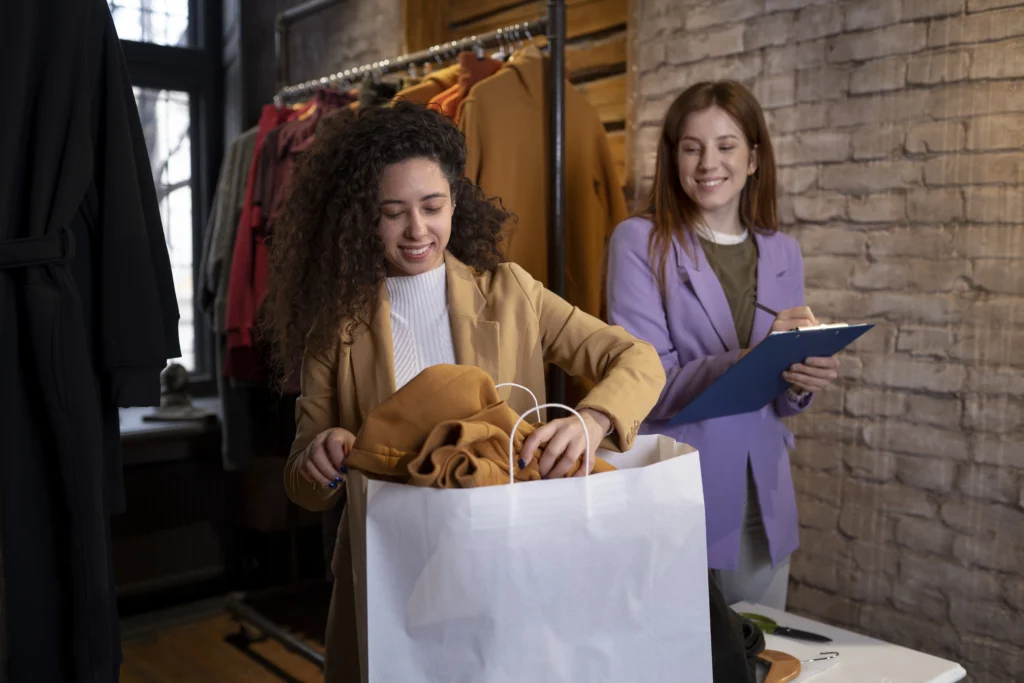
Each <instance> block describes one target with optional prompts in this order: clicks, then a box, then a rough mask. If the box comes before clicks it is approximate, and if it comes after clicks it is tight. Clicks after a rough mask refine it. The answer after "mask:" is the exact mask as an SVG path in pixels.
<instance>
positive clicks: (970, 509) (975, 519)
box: [942, 499, 1024, 535]
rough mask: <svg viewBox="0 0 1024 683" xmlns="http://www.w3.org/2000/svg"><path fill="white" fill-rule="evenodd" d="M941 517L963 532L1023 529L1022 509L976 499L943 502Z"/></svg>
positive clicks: (1023, 513)
mask: <svg viewBox="0 0 1024 683" xmlns="http://www.w3.org/2000/svg"><path fill="white" fill-rule="evenodd" d="M942 519H943V520H944V521H945V522H946V524H948V525H949V526H951V527H952V528H953V529H956V530H957V531H959V532H960V533H964V534H978V535H980V534H982V533H986V532H988V533H990V532H991V531H992V530H994V529H1018V530H1019V529H1024V510H1016V509H1014V508H1012V507H1008V506H1005V505H993V504H990V503H986V502H984V501H978V500H969V499H968V500H964V501H962V502H960V501H955V500H951V501H946V502H943V504H942Z"/></svg>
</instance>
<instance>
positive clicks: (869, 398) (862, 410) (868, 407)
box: [846, 387, 907, 460]
mask: <svg viewBox="0 0 1024 683" xmlns="http://www.w3.org/2000/svg"><path fill="white" fill-rule="evenodd" d="M846 412H847V413H848V414H850V415H852V416H854V417H899V416H901V415H903V414H904V413H906V412H907V394H906V393H904V392H902V391H898V390H893V389H872V388H869V387H857V388H855V389H850V390H849V391H848V392H846ZM867 452H868V453H875V452H876V451H867ZM890 460H891V458H890Z"/></svg>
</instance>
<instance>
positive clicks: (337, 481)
mask: <svg viewBox="0 0 1024 683" xmlns="http://www.w3.org/2000/svg"><path fill="white" fill-rule="evenodd" d="M341 482H342V479H341V477H335V478H334V483H335V484H340V483H341Z"/></svg>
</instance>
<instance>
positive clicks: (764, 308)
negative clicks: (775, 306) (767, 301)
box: [754, 301, 779, 318]
mask: <svg viewBox="0 0 1024 683" xmlns="http://www.w3.org/2000/svg"><path fill="white" fill-rule="evenodd" d="M754 305H755V306H757V307H758V308H760V309H761V310H762V311H764V312H765V313H767V314H768V315H770V316H774V317H776V318H778V317H779V314H778V313H777V312H775V311H773V310H772V309H770V308H768V307H767V306H764V305H762V304H759V303H758V302H756V301H755V302H754Z"/></svg>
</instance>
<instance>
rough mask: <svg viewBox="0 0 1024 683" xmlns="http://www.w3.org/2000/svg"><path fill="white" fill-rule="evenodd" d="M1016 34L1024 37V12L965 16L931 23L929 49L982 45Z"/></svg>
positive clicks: (1007, 11)
mask: <svg viewBox="0 0 1024 683" xmlns="http://www.w3.org/2000/svg"><path fill="white" fill-rule="evenodd" d="M1019 35H1024V12H1021V11H1020V10H1018V9H1007V10H1000V11H997V12H984V13H982V14H968V15H967V16H966V17H950V18H948V19H938V20H936V21H933V22H931V26H929V28H928V47H945V46H947V45H962V44H965V43H966V44H969V43H984V42H987V41H990V40H1002V39H1004V38H1013V37H1014V36H1019ZM915 52H916V50H915Z"/></svg>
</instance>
